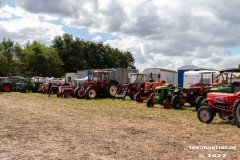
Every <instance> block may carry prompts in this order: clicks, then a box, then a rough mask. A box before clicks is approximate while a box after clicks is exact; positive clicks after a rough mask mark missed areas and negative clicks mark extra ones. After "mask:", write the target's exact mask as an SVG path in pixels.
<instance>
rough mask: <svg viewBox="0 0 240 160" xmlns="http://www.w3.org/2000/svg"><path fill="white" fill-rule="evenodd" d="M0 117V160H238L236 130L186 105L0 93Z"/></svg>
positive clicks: (216, 118)
mask: <svg viewBox="0 0 240 160" xmlns="http://www.w3.org/2000/svg"><path fill="white" fill-rule="evenodd" d="M0 122H1V125H0V142H1V143H0V159H100V160H101V159H104V160H105V159H136V160H137V159H144V160H145V159H171V160H173V159H191V160H192V159H208V158H207V157H209V156H212V157H214V156H224V158H217V159H240V144H239V136H240V129H239V128H237V127H236V126H235V124H234V123H233V122H230V121H223V120H221V119H219V118H218V117H215V118H214V120H213V122H212V123H211V124H208V125H207V124H203V123H200V122H199V121H198V119H197V116H196V112H195V111H194V108H191V107H189V106H185V107H184V108H183V109H182V110H173V109H170V110H166V109H163V108H162V106H160V105H156V106H154V108H147V107H146V104H145V103H142V104H139V103H136V102H134V101H130V100H126V101H121V100H117V99H116V100H112V99H99V100H84V99H75V98H69V99H64V98H57V97H56V96H52V97H47V95H43V94H33V93H27V94H23V93H0ZM190 146H229V147H230V146H235V147H236V149H234V150H224V149H218V150H212V149H205V150H202V149H200V150H199V149H190ZM199 156H200V157H199ZM203 156H204V157H205V158H201V157H203ZM209 159H215V158H209Z"/></svg>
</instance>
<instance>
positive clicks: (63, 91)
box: [57, 83, 75, 98]
mask: <svg viewBox="0 0 240 160" xmlns="http://www.w3.org/2000/svg"><path fill="white" fill-rule="evenodd" d="M74 89H75V87H73V86H71V85H69V84H68V83H65V84H63V85H60V86H58V92H57V97H64V98H69V97H71V96H72V97H74Z"/></svg>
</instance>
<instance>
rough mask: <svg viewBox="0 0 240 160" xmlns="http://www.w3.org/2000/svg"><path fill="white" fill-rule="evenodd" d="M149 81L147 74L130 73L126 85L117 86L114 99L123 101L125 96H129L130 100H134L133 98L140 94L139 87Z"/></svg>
mask: <svg viewBox="0 0 240 160" xmlns="http://www.w3.org/2000/svg"><path fill="white" fill-rule="evenodd" d="M148 79H149V74H143V73H131V74H130V76H129V83H128V84H119V85H118V88H117V91H116V94H115V96H114V98H119V99H122V100H125V97H126V96H129V97H130V99H131V100H134V96H135V94H136V93H137V92H140V86H141V84H142V83H145V82H146V81H147V80H148Z"/></svg>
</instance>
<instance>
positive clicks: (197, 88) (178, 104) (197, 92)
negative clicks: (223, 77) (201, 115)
mask: <svg viewBox="0 0 240 160" xmlns="http://www.w3.org/2000/svg"><path fill="white" fill-rule="evenodd" d="M214 73H216V72H215V71H202V72H201V73H198V74H200V77H201V78H200V81H199V83H194V84H192V85H190V87H188V88H179V90H180V91H179V92H178V94H176V95H174V96H173V97H172V106H173V108H178V109H181V108H182V106H183V105H184V104H185V103H189V104H190V105H191V106H195V105H196V100H197V98H198V97H203V95H204V94H205V91H206V90H207V89H208V88H209V86H211V84H213V79H214V78H213V74H214ZM205 74H209V75H211V77H212V78H211V80H212V82H211V83H205V82H204V78H203V75H205ZM197 104H198V103H197Z"/></svg>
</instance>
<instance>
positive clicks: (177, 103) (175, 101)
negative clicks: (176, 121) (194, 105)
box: [172, 95, 183, 109]
mask: <svg viewBox="0 0 240 160" xmlns="http://www.w3.org/2000/svg"><path fill="white" fill-rule="evenodd" d="M182 106H183V104H182V99H181V97H180V96H179V95H175V96H173V98H172V107H173V108H174V109H181V108H182Z"/></svg>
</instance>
